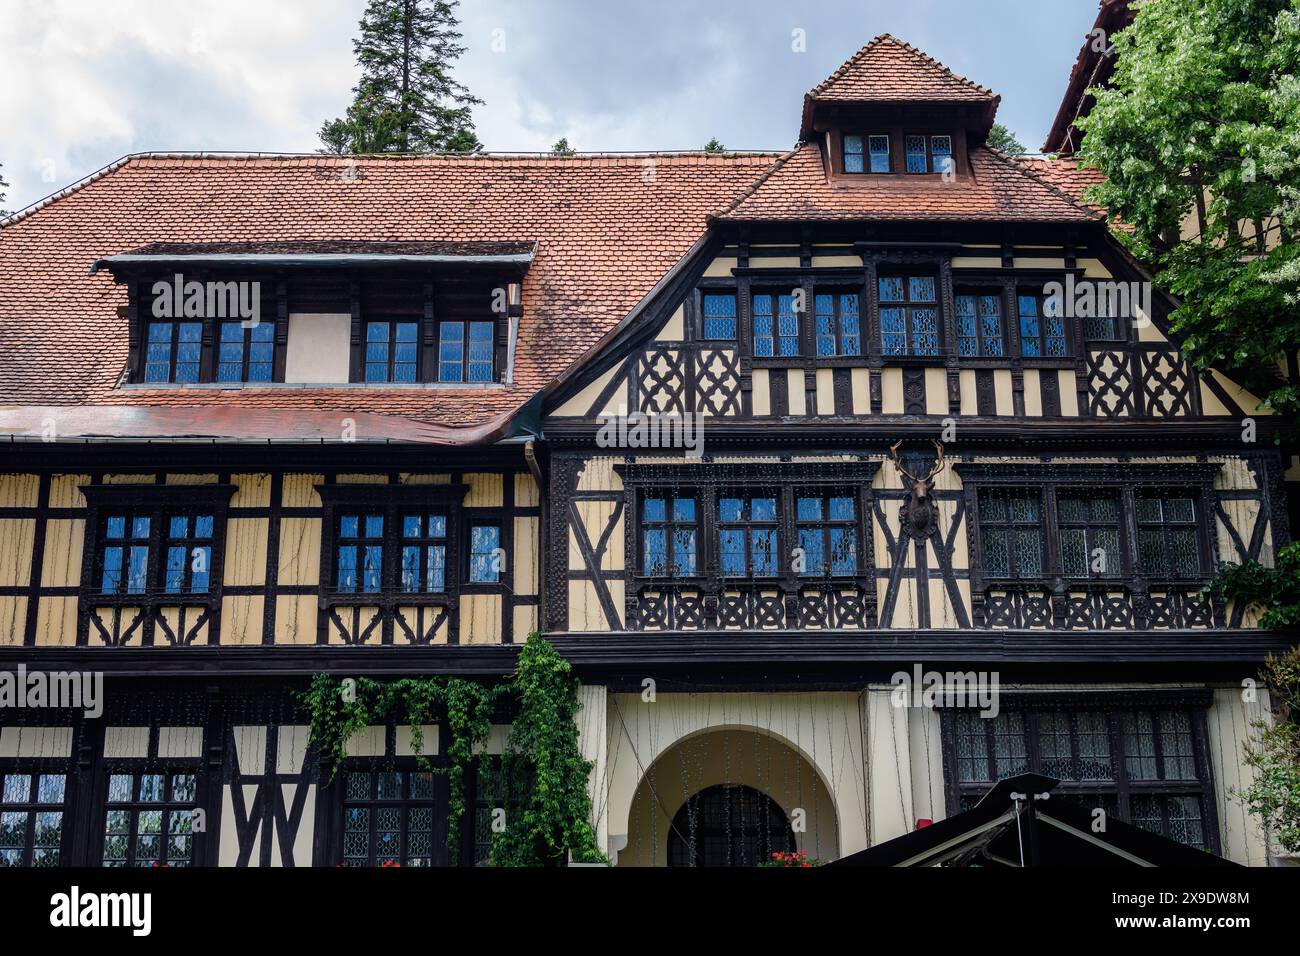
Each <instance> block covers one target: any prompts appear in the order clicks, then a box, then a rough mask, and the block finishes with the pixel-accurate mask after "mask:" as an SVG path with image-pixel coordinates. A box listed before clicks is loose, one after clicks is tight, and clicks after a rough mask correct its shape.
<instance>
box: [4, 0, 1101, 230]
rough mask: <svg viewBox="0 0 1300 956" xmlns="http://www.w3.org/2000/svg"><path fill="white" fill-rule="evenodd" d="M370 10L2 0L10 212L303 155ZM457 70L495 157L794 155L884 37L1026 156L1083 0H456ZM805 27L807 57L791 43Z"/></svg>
mask: <svg viewBox="0 0 1300 956" xmlns="http://www.w3.org/2000/svg"><path fill="white" fill-rule="evenodd" d="M364 6H365V0H0V51H3V52H2V53H0V163H3V166H4V168H3V170H0V175H3V176H4V178H6V179H7V180H8V181H9V183H10V187H9V189H8V190H7V193H8V199H7V201H6V202H5V204H4V205H5V207H6V208H8V209H10V210H15V209H20V208H22V207H23V206H25V205H27V204H28V203H31V202H35V201H36V200H38V199H41V198H42V197H44V196H46V195H48V194H49V193H52V192H55V191H57V190H59V189H61V188H62V187H64V186H66V185H68V184H69V183H71V182H74V181H75V180H77V179H79V178H80V177H82V176H84V175H86V174H88V173H91V172H93V171H94V170H96V169H98V168H100V167H101V166H104V165H105V164H107V163H110V162H112V161H113V160H114V159H117V158H118V157H119V156H122V155H123V154H125V153H130V152H137V151H143V150H256V151H265V152H311V151H313V150H315V149H316V148H317V146H318V145H319V143H318V141H317V138H316V132H317V130H318V129H319V128H320V125H321V123H322V121H324V120H326V119H329V118H332V117H334V116H337V115H339V114H341V113H342V111H343V110H344V108H345V107H346V106H347V104H348V102H349V101H350V89H351V87H352V86H353V84H354V83H355V82H356V78H357V71H356V67H355V65H354V63H353V59H352V46H351V40H352V37H353V35H354V33H355V31H356V25H357V20H358V19H359V18H360V15H361V11H362V9H363V8H364ZM459 9H460V16H461V20H462V24H461V28H462V31H463V33H464V42H465V45H466V46H467V47H468V51H467V52H466V54H465V55H464V57H462V58H461V60H460V62H459V64H458V66H457V69H456V75H457V76H458V78H459V79H460V80H461V81H462V82H464V83H465V84H467V85H468V86H469V88H470V89H471V90H472V91H473V92H474V93H475V94H476V95H477V96H479V97H481V98H482V99H483V100H484V101H485V102H484V105H483V106H480V107H478V108H477V110H476V112H475V122H476V125H477V127H478V132H479V136H480V138H481V139H482V140H483V142H484V144H485V145H486V146H487V147H488V148H489V149H492V150H500V151H534V150H544V149H547V148H549V147H550V145H551V144H552V143H554V142H555V141H556V140H557V139H558V138H559V137H561V136H566V137H568V139H569V142H570V144H571V145H572V146H573V147H574V148H576V149H578V150H580V151H601V150H609V151H613V150H650V149H698V148H699V147H700V146H702V145H703V144H704V143H705V142H707V141H708V139H709V138H710V137H712V136H716V137H718V138H719V139H720V140H721V141H722V142H723V143H725V144H726V145H727V146H728V147H729V148H732V149H780V148H786V147H788V146H789V145H791V143H793V141H794V140H795V138H796V136H797V134H798V129H799V109H800V103H801V98H802V96H803V93H804V92H805V91H806V90H807V89H808V88H809V87H811V86H813V85H815V84H816V83H818V82H819V81H821V80H822V79H823V78H824V77H825V76H826V75H827V74H829V73H830V72H831V71H833V70H834V69H835V68H836V67H838V66H839V65H840V63H841V62H843V61H844V60H845V59H846V58H847V57H848V56H850V55H851V54H852V53H853V52H854V50H856V49H857V48H858V47H860V46H861V45H862V44H864V43H865V42H866V41H867V40H869V39H870V38H871V37H873V36H875V35H876V34H878V33H886V32H887V33H892V34H894V35H895V36H898V37H901V38H902V39H904V40H907V41H909V42H911V43H913V44H915V45H916V46H918V47H920V48H921V49H923V50H925V51H926V52H928V53H930V54H931V55H932V56H935V57H936V58H938V59H939V60H941V61H943V62H944V63H946V64H947V65H948V66H949V67H951V68H952V69H953V70H955V71H956V72H958V73H962V74H965V75H966V76H969V77H970V78H971V79H973V80H975V81H977V82H979V83H982V84H984V85H985V86H988V87H991V88H992V89H994V90H996V91H998V92H999V93H1001V94H1002V105H1001V107H1000V109H999V114H998V116H999V119H1000V120H1001V121H1002V122H1004V123H1006V124H1007V125H1008V126H1010V127H1011V128H1012V129H1013V130H1014V131H1015V132H1016V133H1017V134H1018V135H1019V137H1020V140H1021V142H1023V143H1024V144H1025V145H1026V146H1028V147H1030V148H1033V149H1036V148H1037V147H1038V146H1039V145H1040V144H1041V143H1042V141H1043V137H1044V135H1045V133H1046V131H1047V127H1048V125H1049V124H1050V123H1051V120H1052V117H1053V115H1054V114H1055V112H1056V107H1057V105H1058V103H1059V101H1060V97H1061V93H1062V92H1063V89H1064V86H1065V80H1066V77H1067V75H1068V73H1069V69H1070V66H1071V65H1072V64H1073V62H1074V58H1075V56H1076V54H1077V53H1078V50H1079V47H1080V45H1081V43H1082V40H1083V38H1084V36H1085V34H1086V33H1087V31H1088V29H1089V28H1090V27H1091V25H1092V22H1093V19H1094V17H1095V14H1096V9H1097V4H1096V2H1095V0H803V2H798V3H795V2H790V0H464V2H463V3H462V4H461V6H460V8H459ZM796 30H801V31H803V36H804V37H805V38H806V49H805V50H804V51H803V52H796V51H795V50H794V49H792V47H793V46H794V44H793V43H792V36H793V35H794V31H796Z"/></svg>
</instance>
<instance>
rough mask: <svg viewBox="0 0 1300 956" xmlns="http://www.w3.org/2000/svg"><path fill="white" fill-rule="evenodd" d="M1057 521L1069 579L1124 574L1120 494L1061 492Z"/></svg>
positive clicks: (1057, 498)
mask: <svg viewBox="0 0 1300 956" xmlns="http://www.w3.org/2000/svg"><path fill="white" fill-rule="evenodd" d="M1056 518H1057V524H1058V528H1059V533H1060V543H1061V568H1062V571H1063V572H1064V573H1065V576H1066V577H1071V578H1114V577H1119V576H1120V575H1121V574H1123V572H1124V560H1123V551H1122V549H1121V537H1120V498H1119V493H1118V492H1115V491H1087V492H1085V491H1061V492H1059V493H1058V494H1057V497H1056Z"/></svg>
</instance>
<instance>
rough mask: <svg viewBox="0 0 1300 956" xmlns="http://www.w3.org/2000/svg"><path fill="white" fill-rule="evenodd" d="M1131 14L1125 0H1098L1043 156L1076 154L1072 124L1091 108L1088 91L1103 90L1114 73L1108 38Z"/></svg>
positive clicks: (1126, 24)
mask: <svg viewBox="0 0 1300 956" xmlns="http://www.w3.org/2000/svg"><path fill="white" fill-rule="evenodd" d="M1135 13H1136V11H1135V10H1134V9H1133V8H1132V7H1130V6H1129V0H1101V6H1100V7H1099V8H1098V10H1097V19H1096V21H1095V22H1094V23H1093V25H1092V29H1091V30H1089V31H1088V33H1087V35H1086V36H1085V37H1084V38H1083V46H1082V47H1080V48H1079V56H1078V57H1077V58H1076V59H1075V61H1074V66H1073V67H1072V68H1071V69H1070V78H1069V79H1068V80H1066V83H1065V93H1064V94H1063V95H1062V97H1061V105H1060V106H1059V107H1057V110H1056V116H1055V118H1054V119H1053V120H1052V128H1051V129H1050V130H1048V132H1047V140H1046V141H1045V142H1044V143H1043V152H1045V153H1060V154H1062V155H1065V156H1071V155H1073V154H1074V153H1075V152H1077V151H1078V148H1079V139H1080V136H1079V131H1078V130H1076V129H1075V128H1074V123H1075V121H1076V120H1077V119H1078V118H1079V117H1081V116H1086V115H1087V114H1088V111H1089V110H1090V109H1091V108H1092V97H1091V96H1090V95H1088V90H1089V89H1090V88H1091V87H1094V86H1105V85H1106V82H1107V81H1108V80H1109V79H1110V74H1111V72H1112V71H1113V70H1114V69H1115V57H1114V55H1113V53H1112V52H1110V51H1112V49H1113V47H1112V37H1113V35H1114V34H1116V33H1118V32H1119V31H1120V30H1122V29H1124V27H1126V26H1128V24H1129V23H1131V22H1132V20H1133V17H1134V15H1135Z"/></svg>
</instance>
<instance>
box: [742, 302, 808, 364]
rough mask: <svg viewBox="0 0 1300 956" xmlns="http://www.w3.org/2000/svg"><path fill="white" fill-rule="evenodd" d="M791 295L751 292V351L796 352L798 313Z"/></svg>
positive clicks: (768, 354) (763, 355)
mask: <svg viewBox="0 0 1300 956" xmlns="http://www.w3.org/2000/svg"><path fill="white" fill-rule="evenodd" d="M794 300H795V297H794V295H793V294H790V295H778V294H772V293H767V292H763V293H758V294H756V295H755V296H754V300H753V304H754V354H755V355H756V356H759V357H760V358H767V357H771V356H790V355H798V354H799V315H798V313H797V312H796V311H795V301H794Z"/></svg>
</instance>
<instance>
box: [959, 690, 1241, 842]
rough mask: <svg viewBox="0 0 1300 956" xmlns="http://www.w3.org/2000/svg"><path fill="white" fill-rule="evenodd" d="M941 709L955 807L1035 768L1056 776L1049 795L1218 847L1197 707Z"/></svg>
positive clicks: (967, 805) (1155, 830) (1172, 836)
mask: <svg viewBox="0 0 1300 956" xmlns="http://www.w3.org/2000/svg"><path fill="white" fill-rule="evenodd" d="M945 716H946V717H947V720H946V723H945V733H947V734H948V735H949V738H950V739H949V746H950V749H951V753H952V755H953V758H954V760H955V766H948V767H946V768H945V769H946V772H947V775H948V779H949V784H950V786H952V787H954V788H955V790H956V792H957V795H958V803H959V807H960V809H962V810H967V809H970V808H971V807H973V806H974V805H975V804H976V803H978V802H979V799H980V798H981V797H982V796H983V795H984V794H985V793H987V792H988V790H989V788H990V787H991V786H992V785H993V784H994V783H995V782H996V781H997V780H1000V779H1005V778H1006V777H1009V776H1013V775H1015V774H1019V773H1026V772H1034V773H1043V774H1047V775H1048V776H1052V777H1056V778H1057V779H1059V780H1061V781H1062V783H1061V785H1060V787H1059V788H1058V789H1057V790H1056V791H1053V797H1054V798H1055V797H1056V795H1057V794H1058V793H1059V794H1060V796H1061V797H1063V798H1065V799H1070V800H1074V801H1076V802H1078V803H1081V804H1082V805H1083V806H1085V807H1101V808H1103V809H1104V810H1105V811H1106V812H1107V814H1113V815H1115V816H1117V817H1118V818H1119V819H1122V820H1126V821H1128V822H1130V823H1133V824H1135V825H1137V826H1140V827H1143V828H1144V829H1147V830H1150V831H1152V832H1153V833H1158V834H1160V835H1162V836H1166V837H1168V838H1170V839H1173V840H1178V841H1179V842H1181V843H1186V844H1188V845H1190V846H1195V847H1200V848H1201V849H1207V850H1215V849H1217V837H1216V835H1215V834H1214V833H1213V832H1212V830H1211V829H1210V828H1209V826H1208V825H1207V819H1206V818H1207V813H1206V809H1205V802H1206V800H1207V799H1212V797H1210V786H1209V785H1210V780H1209V768H1208V767H1205V766H1202V761H1201V760H1200V759H1199V758H1198V757H1197V752H1196V731H1195V726H1196V724H1197V722H1198V721H1200V720H1201V719H1202V718H1201V716H1200V714H1199V713H1198V712H1194V711H1191V710H1189V709H1187V708H1185V707H1177V706H1170V707H1162V706H1152V707H1132V706H1124V707H1122V708H1111V707H1105V708H1103V707H1101V706H1091V705H1085V706H1079V707H1069V706H1057V705H1055V704H1053V705H1051V706H1047V705H1044V706H1043V707H1041V708H1040V707H1032V708H1024V707H1013V708H1007V707H1004V708H1003V709H1002V710H1001V712H1000V713H998V714H997V715H996V716H995V717H992V718H984V717H981V716H980V714H979V713H978V712H976V711H970V710H958V711H955V712H952V713H950V714H949V715H945Z"/></svg>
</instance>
